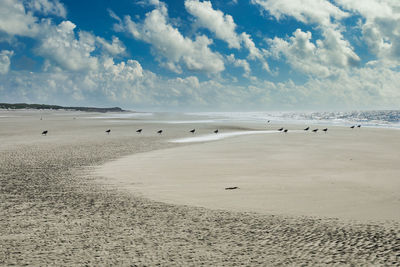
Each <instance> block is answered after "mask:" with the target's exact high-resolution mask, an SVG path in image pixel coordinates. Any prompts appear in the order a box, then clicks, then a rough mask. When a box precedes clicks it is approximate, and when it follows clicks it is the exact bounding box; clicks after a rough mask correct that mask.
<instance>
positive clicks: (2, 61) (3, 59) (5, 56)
mask: <svg viewBox="0 0 400 267" xmlns="http://www.w3.org/2000/svg"><path fill="white" fill-rule="evenodd" d="M13 55H14V51H9V50H2V51H0V74H7V73H8V71H9V70H10V58H11V57H12V56H13Z"/></svg>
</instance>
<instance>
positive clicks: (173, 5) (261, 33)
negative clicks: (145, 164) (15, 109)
mask: <svg viewBox="0 0 400 267" xmlns="http://www.w3.org/2000/svg"><path fill="white" fill-rule="evenodd" d="M399 29H400V1H397V0H330V1H329V0H298V1H293V0H280V1H275V0H230V1H200V0H185V1H184V0H182V1H159V0H141V1H133V0H119V1H109V0H96V1H95V0H85V1H74V0H65V1H61V0H0V102H29V103H48V104H61V105H90V106H121V107H124V108H129V109H137V110H162V111H177V110H179V111H218V110H230V111H239V110H240V111H247V110H249V111H250V110H252V111H254V110H349V109H350V110H351V109H398V108H399V107H400V89H399V87H398V85H399V84H400V73H399V71H400V68H399V63H400V30H399Z"/></svg>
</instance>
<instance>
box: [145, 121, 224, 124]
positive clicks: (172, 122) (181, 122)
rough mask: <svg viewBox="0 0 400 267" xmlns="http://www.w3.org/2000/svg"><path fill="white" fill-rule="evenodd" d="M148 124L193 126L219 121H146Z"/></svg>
mask: <svg viewBox="0 0 400 267" xmlns="http://www.w3.org/2000/svg"><path fill="white" fill-rule="evenodd" d="M144 122H148V123H165V124H192V123H215V122H218V121H217V120H174V121H144Z"/></svg>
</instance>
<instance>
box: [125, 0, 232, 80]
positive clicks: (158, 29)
mask: <svg viewBox="0 0 400 267" xmlns="http://www.w3.org/2000/svg"><path fill="white" fill-rule="evenodd" d="M167 19H168V15H167V10H166V7H165V6H163V5H162V6H161V7H160V8H157V9H154V10H153V11H151V12H149V13H147V14H146V18H145V20H144V22H143V23H135V22H133V21H132V20H131V18H130V17H129V16H126V17H125V28H126V30H127V31H128V32H129V33H130V34H131V35H132V36H133V37H134V38H136V39H139V40H142V41H145V42H147V43H149V44H151V45H152V47H153V49H154V50H155V51H156V52H157V54H159V55H161V56H162V57H163V58H165V59H166V60H167V63H166V64H169V65H170V66H176V65H177V64H183V65H184V66H185V67H186V68H187V69H188V70H191V71H203V72H206V73H219V72H221V71H223V70H224V69H225V67H224V63H223V60H222V57H221V55H220V54H219V53H216V52H212V51H211V49H210V48H209V45H210V44H212V40H210V39H209V38H207V37H206V36H204V35H201V36H196V38H195V40H194V41H193V40H191V39H189V38H187V37H184V36H183V35H182V34H181V33H180V32H179V30H178V29H176V28H174V27H173V26H172V25H171V24H169V23H168V22H167Z"/></svg>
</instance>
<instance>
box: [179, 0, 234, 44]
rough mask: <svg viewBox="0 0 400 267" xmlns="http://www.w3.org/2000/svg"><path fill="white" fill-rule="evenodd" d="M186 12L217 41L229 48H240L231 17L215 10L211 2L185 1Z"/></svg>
mask: <svg viewBox="0 0 400 267" xmlns="http://www.w3.org/2000/svg"><path fill="white" fill-rule="evenodd" d="M185 7H186V10H187V11H188V12H189V13H190V14H191V15H192V16H194V17H196V25H197V26H198V27H204V28H207V29H209V30H210V31H211V32H213V33H214V34H215V36H216V37H217V38H218V39H221V40H224V41H225V42H227V43H228V45H229V47H230V48H237V49H239V48H240V38H239V36H238V35H237V34H236V32H235V29H236V24H235V22H234V21H233V18H232V16H230V15H227V14H226V15H224V13H223V12H222V11H220V10H215V9H213V7H212V4H211V2H209V1H204V2H200V1H198V0H186V1H185Z"/></svg>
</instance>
